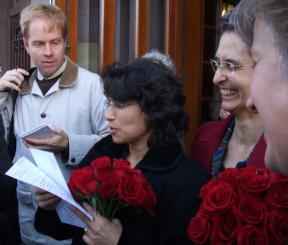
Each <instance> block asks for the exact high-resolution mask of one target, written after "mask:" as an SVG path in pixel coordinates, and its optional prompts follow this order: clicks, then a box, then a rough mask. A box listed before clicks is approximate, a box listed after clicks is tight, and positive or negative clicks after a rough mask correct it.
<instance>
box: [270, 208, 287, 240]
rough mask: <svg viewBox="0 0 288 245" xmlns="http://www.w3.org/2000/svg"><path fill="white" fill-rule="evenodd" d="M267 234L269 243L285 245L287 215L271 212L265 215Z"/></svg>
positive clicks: (281, 212) (280, 212)
mask: <svg viewBox="0 0 288 245" xmlns="http://www.w3.org/2000/svg"><path fill="white" fill-rule="evenodd" d="M267 225H268V233H269V235H270V241H273V242H274V244H277V245H278V244H279V245H280V244H287V242H288V213H287V211H286V213H284V212H283V211H278V210H273V211H272V212H270V213H269V214H268V215H267Z"/></svg>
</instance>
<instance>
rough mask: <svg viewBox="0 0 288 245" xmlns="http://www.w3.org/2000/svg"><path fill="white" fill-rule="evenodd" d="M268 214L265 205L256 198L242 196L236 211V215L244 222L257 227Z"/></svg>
mask: <svg viewBox="0 0 288 245" xmlns="http://www.w3.org/2000/svg"><path fill="white" fill-rule="evenodd" d="M265 212H266V206H265V203H263V201H262V200H259V199H257V198H256V197H254V196H252V195H251V196H250V195H247V194H246V195H244V194H243V195H242V197H241V198H240V199H239V205H238V208H237V209H235V215H237V216H239V218H240V219H241V221H242V222H245V223H248V224H251V225H254V224H255V225H256V224H260V223H261V222H263V221H264V218H265Z"/></svg>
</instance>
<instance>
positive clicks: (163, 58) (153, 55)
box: [142, 49, 176, 74]
mask: <svg viewBox="0 0 288 245" xmlns="http://www.w3.org/2000/svg"><path fill="white" fill-rule="evenodd" d="M142 57H143V58H147V59H153V60H155V61H158V62H161V63H162V64H163V65H165V66H166V67H167V68H168V69H169V70H171V71H172V72H173V73H174V74H176V67H175V64H174V63H173V61H172V59H171V58H170V57H169V55H166V54H163V53H160V52H159V51H158V50H155V49H152V50H150V51H148V52H147V53H146V54H144V55H143V56H142Z"/></svg>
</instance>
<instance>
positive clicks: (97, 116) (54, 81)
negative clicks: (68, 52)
mask: <svg viewBox="0 0 288 245" xmlns="http://www.w3.org/2000/svg"><path fill="white" fill-rule="evenodd" d="M20 26H21V31H22V34H23V41H24V46H25V49H26V51H27V52H28V54H29V55H30V57H31V61H32V63H33V64H34V65H35V67H36V69H34V70H33V72H32V73H31V74H29V73H28V72H27V71H26V70H24V69H22V68H17V69H13V70H10V71H7V72H6V73H5V74H4V75H3V76H2V77H1V78H0V91H1V92H0V103H1V105H2V106H6V107H7V111H8V112H9V113H8V114H9V116H8V118H9V119H10V118H11V117H12V116H11V115H12V111H13V106H12V105H11V104H12V98H11V97H12V96H11V94H13V93H14V94H15V92H13V91H17V92H18V96H17V99H16V104H15V108H14V117H12V118H14V133H15V135H16V139H17V147H16V156H15V158H14V159H15V160H17V158H18V157H20V156H21V152H20V151H19V149H20V148H22V146H21V144H23V143H22V141H21V140H20V139H19V137H20V136H21V135H23V133H25V132H27V131H30V130H32V129H34V128H36V127H38V126H39V125H43V124H46V125H52V126H53V131H54V132H53V134H52V136H51V137H49V138H43V139H36V138H29V139H27V140H25V141H26V142H25V143H26V144H28V145H31V146H34V147H37V148H40V149H44V150H47V151H51V152H53V153H55V156H56V158H57V160H58V163H59V166H60V168H61V170H62V172H63V174H64V176H65V177H66V178H68V175H69V166H74V165H77V164H78V163H79V162H80V161H81V160H82V158H83V157H84V156H85V155H86V153H87V152H88V151H89V149H90V148H91V147H92V146H93V145H94V144H95V143H96V142H97V141H98V140H99V139H101V138H102V137H103V136H105V135H107V134H108V127H107V122H106V121H105V118H104V111H105V109H106V98H105V96H104V94H103V88H102V84H101V80H100V77H99V76H98V75H97V74H95V73H92V72H89V71H87V70H85V69H83V68H81V67H79V66H77V65H76V64H74V63H73V62H72V61H71V60H70V59H69V58H68V57H67V56H65V48H66V44H67V24H66V17H65V15H64V14H63V12H62V11H61V10H60V9H59V8H58V7H56V6H53V5H43V4H37V5H29V6H27V7H26V8H25V9H23V11H22V12H21V16H20ZM11 91H12V93H11ZM36 197H37V202H38V203H41V202H42V203H44V204H45V205H48V206H50V207H51V208H55V207H56V205H57V204H58V202H59V199H58V198H57V197H55V196H53V195H51V194H49V193H47V192H44V191H41V190H37V191H36ZM17 198H18V205H19V223H20V230H21V238H22V240H23V242H24V243H25V244H29V245H31V244H46V245H47V244H48V245H49V244H69V241H65V242H61V243H60V242H57V241H56V240H53V239H52V238H49V237H47V236H44V235H43V234H40V233H38V232H37V231H36V230H35V229H34V224H33V222H34V215H35V211H36V208H37V205H36V202H35V193H34V191H33V189H32V188H31V186H29V185H27V184H25V183H22V182H18V186H17Z"/></svg>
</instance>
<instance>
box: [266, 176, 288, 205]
mask: <svg viewBox="0 0 288 245" xmlns="http://www.w3.org/2000/svg"><path fill="white" fill-rule="evenodd" d="M287 190H288V178H287V177H286V178H283V177H280V176H279V178H278V179H277V180H275V181H274V182H273V183H272V184H271V187H270V189H269V190H268V193H267V197H266V202H267V203H268V204H270V205H271V206H272V207H276V208H286V209H287V208H288V191H287Z"/></svg>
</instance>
